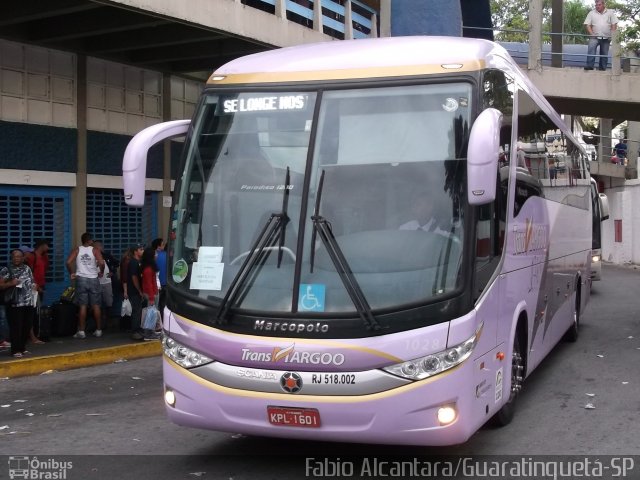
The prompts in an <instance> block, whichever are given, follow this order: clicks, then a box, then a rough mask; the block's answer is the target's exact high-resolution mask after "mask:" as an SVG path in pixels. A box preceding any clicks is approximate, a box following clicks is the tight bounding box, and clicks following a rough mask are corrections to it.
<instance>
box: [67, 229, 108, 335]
mask: <svg viewBox="0 0 640 480" xmlns="http://www.w3.org/2000/svg"><path fill="white" fill-rule="evenodd" d="M80 241H81V242H82V245H80V246H79V247H75V248H74V249H73V250H71V253H70V254H69V256H68V257H67V262H66V264H67V270H68V271H69V273H70V274H71V280H72V281H73V280H75V284H76V296H75V303H76V305H78V307H79V308H80V311H79V313H78V331H77V332H76V334H75V335H74V336H73V338H86V334H85V332H84V328H85V325H86V322H87V309H88V307H89V306H91V309H92V312H93V317H94V318H95V320H96V331H95V332H94V333H93V335H94V336H96V337H101V336H102V316H101V313H102V312H101V308H100V305H101V303H102V290H101V287H100V280H99V279H98V278H99V277H101V276H102V272H104V259H103V258H102V252H101V251H100V250H99V249H97V248H96V247H94V246H93V238H92V237H91V234H89V233H83V234H82V237H81V238H80Z"/></svg>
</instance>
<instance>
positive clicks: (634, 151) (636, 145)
mask: <svg viewBox="0 0 640 480" xmlns="http://www.w3.org/2000/svg"><path fill="white" fill-rule="evenodd" d="M627 127H628V133H627V159H628V160H629V165H628V166H629V167H631V168H633V169H636V170H637V168H638V150H639V149H640V122H631V121H629V122H627Z"/></svg>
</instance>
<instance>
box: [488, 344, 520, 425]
mask: <svg viewBox="0 0 640 480" xmlns="http://www.w3.org/2000/svg"><path fill="white" fill-rule="evenodd" d="M518 337H519V335H518V332H516V335H515V337H514V339H513V353H512V354H511V389H510V391H509V400H507V403H505V404H504V405H503V406H502V407H501V408H500V410H498V411H497V412H496V414H495V415H494V417H493V422H494V424H495V425H497V426H499V427H503V426H505V425H508V424H509V423H511V420H513V416H514V414H515V412H516V399H517V397H518V394H519V393H520V390H522V382H523V381H524V358H523V356H522V350H521V348H520V339H519V338H518Z"/></svg>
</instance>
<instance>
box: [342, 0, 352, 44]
mask: <svg viewBox="0 0 640 480" xmlns="http://www.w3.org/2000/svg"><path fill="white" fill-rule="evenodd" d="M351 13H352V12H351V0H344V39H345V40H353V17H352V15H351Z"/></svg>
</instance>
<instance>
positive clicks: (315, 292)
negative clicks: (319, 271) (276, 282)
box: [298, 283, 325, 312]
mask: <svg viewBox="0 0 640 480" xmlns="http://www.w3.org/2000/svg"><path fill="white" fill-rule="evenodd" d="M324 292H325V286H324V285H320V284H318V283H302V284H300V295H299V297H298V310H300V311H302V312H324Z"/></svg>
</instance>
